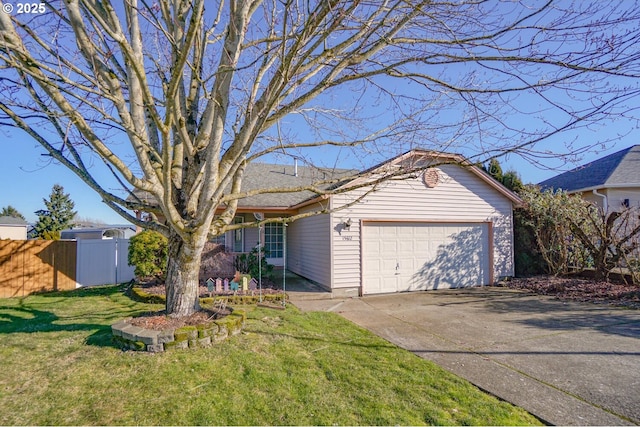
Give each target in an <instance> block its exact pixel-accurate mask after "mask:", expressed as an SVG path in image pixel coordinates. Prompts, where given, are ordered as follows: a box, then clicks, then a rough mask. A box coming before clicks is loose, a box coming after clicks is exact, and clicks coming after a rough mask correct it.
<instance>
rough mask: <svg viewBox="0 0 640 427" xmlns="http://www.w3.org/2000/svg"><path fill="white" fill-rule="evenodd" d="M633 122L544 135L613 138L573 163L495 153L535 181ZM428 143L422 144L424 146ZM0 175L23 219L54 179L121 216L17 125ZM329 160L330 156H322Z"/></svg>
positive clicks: (82, 211)
mask: <svg viewBox="0 0 640 427" xmlns="http://www.w3.org/2000/svg"><path fill="white" fill-rule="evenodd" d="M637 134H638V132H637V123H635V122H634V121H632V120H624V119H620V120H616V121H612V122H608V123H603V124H602V125H601V126H600V127H599V128H598V129H584V128H583V129H580V130H578V131H575V132H572V133H565V134H562V135H559V136H556V137H554V138H552V139H549V140H548V141H546V142H545V143H544V144H543V145H544V146H546V147H548V148H549V149H551V150H562V149H564V143H565V142H566V141H575V142H574V147H575V148H576V149H579V148H581V147H585V146H592V145H593V144H596V143H600V142H603V141H607V140H609V139H613V140H612V141H609V142H606V143H603V146H599V147H596V148H595V149H594V150H590V151H588V152H586V153H583V154H581V155H579V156H578V157H577V159H576V160H577V163H571V162H570V163H566V162H565V160H564V159H562V158H560V157H558V158H555V159H554V158H550V159H544V160H542V162H543V165H542V167H540V166H536V165H532V164H531V162H529V161H527V160H525V159H523V158H522V157H520V156H517V155H510V156H509V157H506V158H502V159H500V162H501V164H502V165H503V169H505V170H507V169H514V170H516V171H517V172H518V173H519V174H520V176H521V177H522V179H523V181H524V182H525V183H528V182H539V181H542V180H544V179H547V178H549V177H551V176H554V175H556V174H557V173H560V172H562V171H565V170H568V169H571V168H573V167H575V166H577V165H580V164H584V163H587V162H590V161H592V160H595V159H597V158H599V157H602V156H605V155H607V154H611V153H614V152H616V151H619V150H622V149H624V148H626V147H629V146H631V145H634V144H638V143H640V142H639V141H638V138H637ZM427 148H428V147H427ZM0 149H1V152H2V153H4V155H3V156H0V179H1V180H2V181H1V182H3V183H4V185H2V187H1V189H0V207H4V206H7V205H12V206H14V207H15V208H16V209H18V210H19V211H20V212H21V213H22V214H23V215H24V216H25V217H26V218H27V221H35V220H36V215H35V213H34V212H35V211H37V210H38V209H42V208H44V204H43V201H42V199H43V198H48V196H49V194H50V193H51V187H52V186H53V184H60V185H62V186H63V187H64V189H65V192H67V193H69V194H70V196H71V198H72V200H73V201H74V202H75V206H76V210H77V212H78V215H80V216H81V217H83V218H90V219H95V220H100V221H102V222H105V223H107V224H122V223H124V222H125V221H124V220H123V219H122V217H120V216H119V215H118V214H116V213H115V212H114V211H112V210H111V209H109V208H108V207H107V206H106V205H105V204H103V203H102V202H101V200H100V197H98V195H97V194H96V193H94V192H93V191H92V190H91V189H90V188H89V187H88V186H87V185H86V184H84V183H83V182H82V181H81V180H80V178H78V177H77V176H75V175H74V174H73V173H72V172H71V171H69V170H67V169H66V168H65V167H64V166H62V165H59V164H53V163H52V162H51V161H50V159H49V157H46V156H43V155H42V154H44V149H42V148H41V147H40V146H38V144H37V143H36V142H35V141H33V140H32V139H31V138H30V137H28V136H27V135H25V134H24V133H22V132H21V131H17V130H13V129H7V128H4V129H1V130H0ZM323 160H324V162H325V163H333V160H334V159H323ZM338 166H340V167H354V166H356V162H355V161H350V160H349V159H348V158H345V159H341V160H340V161H339V162H338Z"/></svg>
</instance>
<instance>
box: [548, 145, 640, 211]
mask: <svg viewBox="0 0 640 427" xmlns="http://www.w3.org/2000/svg"><path fill="white" fill-rule="evenodd" d="M539 185H540V186H541V188H542V189H543V190H544V189H547V188H553V189H562V190H564V191H566V192H567V193H569V194H580V195H581V196H582V197H583V198H584V199H585V200H588V201H590V202H593V203H595V204H596V205H597V206H599V207H600V208H603V207H606V211H610V210H619V209H621V208H623V207H631V206H635V207H638V206H640V145H634V146H632V147H629V148H625V149H624V150H621V151H618V152H617V153H613V154H610V155H608V156H605V157H603V158H601V159H598V160H595V161H593V162H591V163H587V164H586V165H584V166H580V167H577V168H575V169H572V170H570V171H568V172H564V173H562V174H560V175H557V176H555V177H553V178H550V179H547V180H546V181H542V182H541V183H540V184H539Z"/></svg>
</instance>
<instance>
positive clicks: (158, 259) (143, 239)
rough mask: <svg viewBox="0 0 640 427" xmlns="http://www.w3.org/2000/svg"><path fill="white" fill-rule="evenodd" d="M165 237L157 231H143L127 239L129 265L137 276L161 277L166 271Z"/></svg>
mask: <svg viewBox="0 0 640 427" xmlns="http://www.w3.org/2000/svg"><path fill="white" fill-rule="evenodd" d="M167 252H168V241H167V238H166V237H164V236H163V235H162V234H160V233H158V232H157V231H151V230H147V231H143V232H142V233H138V234H136V235H135V236H133V237H132V238H131V240H130V241H129V265H133V266H134V267H135V274H136V276H138V277H154V276H155V277H159V278H162V277H164V275H165V274H166V272H167Z"/></svg>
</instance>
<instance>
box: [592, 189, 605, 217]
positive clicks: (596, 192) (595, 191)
mask: <svg viewBox="0 0 640 427" xmlns="http://www.w3.org/2000/svg"><path fill="white" fill-rule="evenodd" d="M591 192H592V193H593V195H594V196H598V197H602V210H603V211H604V213H607V211H608V210H609V201H608V200H607V196H606V195H605V194H600V193H598V189H597V188H594V189H593V190H591Z"/></svg>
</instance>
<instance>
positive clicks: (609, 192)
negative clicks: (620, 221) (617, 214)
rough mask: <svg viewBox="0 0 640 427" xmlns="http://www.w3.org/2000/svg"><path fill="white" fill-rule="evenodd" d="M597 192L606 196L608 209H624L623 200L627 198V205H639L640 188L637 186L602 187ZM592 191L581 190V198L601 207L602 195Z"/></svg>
mask: <svg viewBox="0 0 640 427" xmlns="http://www.w3.org/2000/svg"><path fill="white" fill-rule="evenodd" d="M598 194H601V195H603V196H606V198H607V205H608V210H609V211H614V210H615V211H619V210H621V209H624V205H623V202H624V200H625V199H629V207H635V208H637V207H639V206H640V189H638V188H602V189H600V190H598ZM598 194H595V193H594V192H593V191H585V192H582V193H581V195H582V198H583V199H585V200H586V201H588V202H591V203H593V204H595V205H596V206H598V207H599V208H602V203H603V197H602V196H599V195H598Z"/></svg>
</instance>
